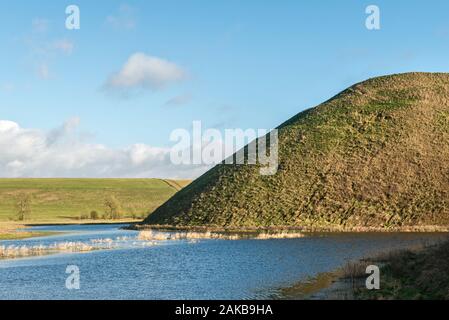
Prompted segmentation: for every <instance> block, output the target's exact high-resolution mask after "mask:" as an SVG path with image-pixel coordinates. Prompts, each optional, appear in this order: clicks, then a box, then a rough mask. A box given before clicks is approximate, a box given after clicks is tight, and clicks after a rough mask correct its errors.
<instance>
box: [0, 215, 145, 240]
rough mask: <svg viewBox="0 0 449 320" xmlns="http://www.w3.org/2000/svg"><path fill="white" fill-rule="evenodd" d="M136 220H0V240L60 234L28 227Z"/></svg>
mask: <svg viewBox="0 0 449 320" xmlns="http://www.w3.org/2000/svg"><path fill="white" fill-rule="evenodd" d="M133 223H136V220H114V221H108V220H98V221H94V220H86V221H74V222H67V221H61V222H58V221H54V220H53V221H30V222H26V221H21V222H10V221H8V222H0V241H7V240H24V239H31V238H39V237H48V236H52V235H56V234H61V232H56V231H32V230H28V228H30V227H46V226H48V227H52V226H71V225H75V226H81V225H122V224H129V225H131V224H133Z"/></svg>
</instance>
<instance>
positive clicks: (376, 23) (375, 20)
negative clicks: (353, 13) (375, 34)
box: [365, 5, 380, 30]
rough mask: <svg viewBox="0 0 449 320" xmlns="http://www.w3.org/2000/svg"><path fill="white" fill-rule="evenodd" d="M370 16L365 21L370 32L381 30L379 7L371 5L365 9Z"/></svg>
mask: <svg viewBox="0 0 449 320" xmlns="http://www.w3.org/2000/svg"><path fill="white" fill-rule="evenodd" d="M365 13H366V14H368V15H369V16H368V17H367V18H366V20H365V26H366V28H367V29H368V30H380V9H379V7H378V6H375V5H369V6H368V7H366V9H365Z"/></svg>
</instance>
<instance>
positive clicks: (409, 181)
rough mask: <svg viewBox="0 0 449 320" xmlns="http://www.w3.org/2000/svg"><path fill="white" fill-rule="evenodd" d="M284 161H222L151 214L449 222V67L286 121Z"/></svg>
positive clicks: (336, 222) (311, 222)
mask: <svg viewBox="0 0 449 320" xmlns="http://www.w3.org/2000/svg"><path fill="white" fill-rule="evenodd" d="M279 143H280V145H279V164H280V166H279V170H278V172H277V174H275V175H273V176H261V175H260V174H259V170H258V168H257V167H256V166H249V165H223V164H222V165H218V166H216V167H214V168H213V169H212V170H210V171H209V172H207V173H206V174H204V175H203V176H201V177H200V178H198V179H197V180H196V181H194V182H193V183H191V184H190V185H189V186H188V187H186V188H184V189H183V190H181V191H180V192H178V193H177V194H176V195H175V196H173V197H172V198H171V199H170V200H168V201H167V202H166V203H164V204H163V205H162V206H161V207H159V208H158V209H157V210H156V211H155V212H154V213H152V214H150V215H149V216H148V218H147V219H146V220H145V221H144V224H153V225H154V224H160V225H166V224H168V225H177V226H219V227H223V226H228V227H233V226H234V227H262V226H263V227H267V226H300V227H302V226H309V227H323V228H327V227H381V228H385V229H388V228H394V227H406V226H421V225H422V226H423V225H427V226H429V225H438V226H447V225H448V224H449V74H431V73H408V74H400V75H392V76H384V77H378V78H374V79H370V80H367V81H365V82H362V83H359V84H356V85H354V86H352V87H350V88H349V89H347V90H345V91H343V92H342V93H340V94H338V95H337V96H335V97H334V98H332V99H330V100H329V101H326V102H325V103H323V104H321V105H319V106H317V107H315V108H313V109H309V110H307V111H304V112H301V113H299V114H298V115H296V116H295V117H293V118H292V119H290V120H288V121H287V122H285V123H284V124H282V125H281V126H280V127H279Z"/></svg>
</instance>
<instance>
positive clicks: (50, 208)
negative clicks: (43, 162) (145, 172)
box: [0, 179, 189, 222]
mask: <svg viewBox="0 0 449 320" xmlns="http://www.w3.org/2000/svg"><path fill="white" fill-rule="evenodd" d="M188 183H189V181H187V180H160V179H0V221H9V220H13V219H15V218H16V217H17V209H16V204H17V201H18V200H17V199H18V197H19V196H20V195H22V194H29V195H30V198H31V215H30V218H29V221H25V222H39V221H60V220H73V219H79V218H80V217H81V216H83V215H89V213H90V212H91V211H92V210H95V211H97V212H98V213H99V214H100V216H101V215H102V214H103V213H104V212H105V206H104V202H105V199H106V198H108V197H110V196H115V197H116V198H117V200H118V201H119V202H120V205H121V207H122V215H123V218H131V217H138V218H143V217H144V216H146V215H147V214H148V213H149V212H152V211H153V210H154V209H156V208H157V207H158V206H159V205H161V204H162V203H163V202H164V201H166V200H167V199H168V198H170V197H171V196H172V195H174V194H175V193H176V192H177V191H178V190H179V189H181V188H182V187H184V186H185V185H187V184H188Z"/></svg>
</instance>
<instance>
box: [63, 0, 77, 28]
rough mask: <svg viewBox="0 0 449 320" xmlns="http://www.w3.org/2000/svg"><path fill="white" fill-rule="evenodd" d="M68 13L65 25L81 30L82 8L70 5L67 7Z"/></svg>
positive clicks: (66, 11)
mask: <svg viewBox="0 0 449 320" xmlns="http://www.w3.org/2000/svg"><path fill="white" fill-rule="evenodd" d="M65 13H66V14H67V15H68V16H67V18H66V20H65V27H66V28H67V29H68V30H79V29H80V28H81V25H80V24H81V20H80V19H81V17H80V8H79V7H78V6H76V5H73V4H72V5H70V6H68V7H67V8H66V9H65Z"/></svg>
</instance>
